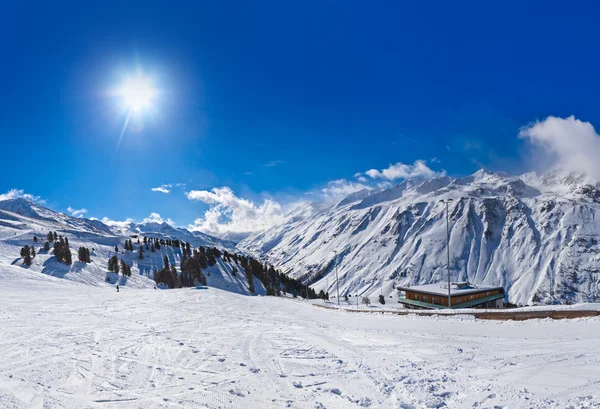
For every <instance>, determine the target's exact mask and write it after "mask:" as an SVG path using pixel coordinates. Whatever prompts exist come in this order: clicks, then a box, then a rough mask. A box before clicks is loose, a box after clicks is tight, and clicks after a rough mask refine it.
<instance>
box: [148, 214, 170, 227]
mask: <svg viewBox="0 0 600 409" xmlns="http://www.w3.org/2000/svg"><path fill="white" fill-rule="evenodd" d="M164 222H167V223H168V224H170V225H171V226H175V222H173V220H171V219H168V218H167V219H163V218H162V217H161V216H160V214H158V213H155V212H152V213H150V216H148V217H146V218H145V219H144V220H142V223H164Z"/></svg>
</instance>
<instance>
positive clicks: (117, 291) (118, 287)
mask: <svg viewBox="0 0 600 409" xmlns="http://www.w3.org/2000/svg"><path fill="white" fill-rule="evenodd" d="M117 292H119V284H117Z"/></svg>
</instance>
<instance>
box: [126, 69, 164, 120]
mask: <svg viewBox="0 0 600 409" xmlns="http://www.w3.org/2000/svg"><path fill="white" fill-rule="evenodd" d="M120 94H121V96H122V97H123V102H124V103H125V105H126V106H127V108H128V109H131V110H132V111H134V112H139V111H142V110H144V109H148V108H150V107H151V106H152V101H153V100H154V98H155V97H156V90H155V89H154V88H153V87H152V82H151V81H150V79H149V78H147V77H144V76H141V75H136V76H134V77H131V78H129V79H127V81H125V84H123V87H122V88H121V90H120Z"/></svg>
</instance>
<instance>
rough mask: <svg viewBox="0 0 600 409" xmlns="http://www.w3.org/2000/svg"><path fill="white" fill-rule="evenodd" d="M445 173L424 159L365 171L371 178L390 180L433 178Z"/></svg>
mask: <svg viewBox="0 0 600 409" xmlns="http://www.w3.org/2000/svg"><path fill="white" fill-rule="evenodd" d="M443 174H445V172H443V171H442V172H436V171H434V170H432V169H431V168H429V166H427V163H426V162H425V161H424V160H416V161H415V162H414V163H413V164H412V165H408V164H405V163H402V162H397V163H395V164H393V165H390V166H388V167H387V168H385V169H381V170H378V169H370V170H368V171H366V172H365V175H367V176H369V177H370V178H371V179H385V180H390V181H393V180H397V179H409V178H419V177H424V178H432V177H434V176H437V175H443Z"/></svg>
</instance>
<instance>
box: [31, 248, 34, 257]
mask: <svg viewBox="0 0 600 409" xmlns="http://www.w3.org/2000/svg"><path fill="white" fill-rule="evenodd" d="M31 257H35V247H33V246H31Z"/></svg>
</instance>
